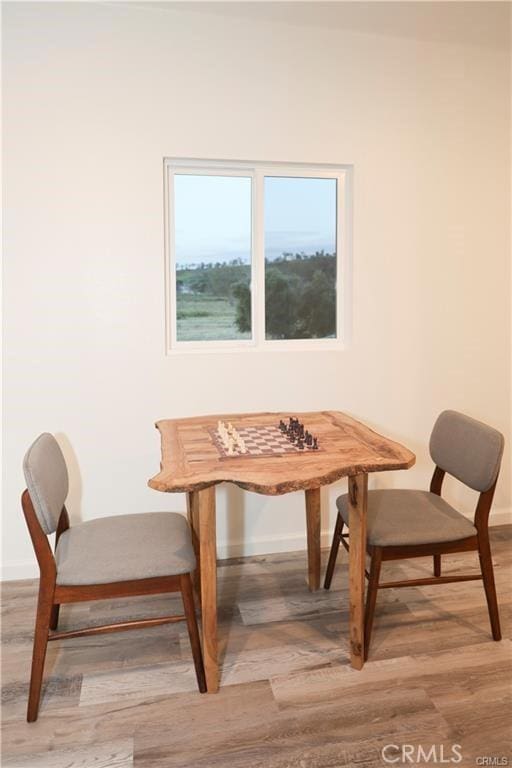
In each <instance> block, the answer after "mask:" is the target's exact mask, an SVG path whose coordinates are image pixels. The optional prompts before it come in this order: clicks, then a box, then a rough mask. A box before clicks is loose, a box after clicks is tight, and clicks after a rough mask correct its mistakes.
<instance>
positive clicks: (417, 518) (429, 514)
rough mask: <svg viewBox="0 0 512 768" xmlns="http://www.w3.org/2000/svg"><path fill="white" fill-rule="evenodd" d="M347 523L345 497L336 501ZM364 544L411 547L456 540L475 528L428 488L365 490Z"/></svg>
mask: <svg viewBox="0 0 512 768" xmlns="http://www.w3.org/2000/svg"><path fill="white" fill-rule="evenodd" d="M336 504H337V506H338V510H339V512H340V514H341V516H342V518H343V521H344V522H345V524H346V525H348V496H347V494H344V495H343V496H340V497H339V498H338V499H337V500H336ZM366 530H367V539H368V544H370V545H372V546H376V547H395V546H397V547H400V546H413V545H415V544H435V543H440V542H445V541H458V540H459V539H466V538H468V537H469V536H475V534H476V528H475V527H474V525H473V523H472V522H471V521H470V520H468V519H467V518H466V517H464V516H463V515H461V514H460V512H457V510H456V509H454V508H453V507H451V506H450V505H449V504H448V503H447V502H446V501H444V499H442V498H441V497H440V496H437V494H435V493H429V492H428V491H410V490H399V489H389V490H381V491H369V492H368V515H367V529H366Z"/></svg>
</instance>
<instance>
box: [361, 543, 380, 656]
mask: <svg viewBox="0 0 512 768" xmlns="http://www.w3.org/2000/svg"><path fill="white" fill-rule="evenodd" d="M381 564H382V549H381V548H380V547H373V549H372V552H371V562H370V578H369V579H368V588H367V590H366V607H365V615H364V658H365V661H366V660H367V659H368V653H369V651H370V640H371V637H372V627H373V617H374V614H375V603H376V602H377V591H378V588H379V577H380V567H381Z"/></svg>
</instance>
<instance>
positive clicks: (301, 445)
mask: <svg viewBox="0 0 512 768" xmlns="http://www.w3.org/2000/svg"><path fill="white" fill-rule="evenodd" d="M297 448H299V449H300V450H301V451H303V450H304V442H303V441H302V440H301V439H300V437H299V439H298V440H297Z"/></svg>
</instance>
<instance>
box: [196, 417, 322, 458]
mask: <svg viewBox="0 0 512 768" xmlns="http://www.w3.org/2000/svg"><path fill="white" fill-rule="evenodd" d="M233 426H234V427H235V428H236V430H237V432H238V434H239V435H240V437H241V438H242V439H243V440H244V442H245V447H246V449H247V452H246V453H242V452H241V451H240V449H239V448H238V447H235V448H234V449H233V455H231V456H230V455H229V454H228V452H227V449H226V448H225V446H224V444H223V442H222V440H221V439H220V437H219V435H218V434H217V430H216V429H210V430H208V431H209V433H210V436H211V438H212V440H213V443H214V444H215V447H216V448H217V450H218V452H219V454H220V457H221V458H222V459H235V458H241V459H249V458H251V457H252V458H257V457H258V456H279V455H284V454H292V453H293V454H295V453H302V454H304V455H305V454H310V453H318V451H319V450H321V449H320V448H318V449H317V450H315V451H314V450H313V449H311V448H307V447H306V446H304V448H303V449H302V450H301V449H300V448H298V447H297V446H296V445H295V444H294V443H290V441H289V440H288V438H287V437H286V435H284V434H283V433H282V432H281V430H280V429H279V427H276V426H274V425H272V424H270V425H267V426H263V425H261V426H256V427H237V426H236V424H234V425H233Z"/></svg>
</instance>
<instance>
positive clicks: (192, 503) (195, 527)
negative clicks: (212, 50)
mask: <svg viewBox="0 0 512 768" xmlns="http://www.w3.org/2000/svg"><path fill="white" fill-rule="evenodd" d="M187 518H188V524H189V525H190V532H191V534H192V546H193V547H194V553H195V556H196V570H195V571H194V573H193V574H192V583H193V584H194V591H195V593H196V597H197V600H198V603H199V605H201V578H200V573H201V552H200V550H199V493H198V491H192V492H190V493H187Z"/></svg>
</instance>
